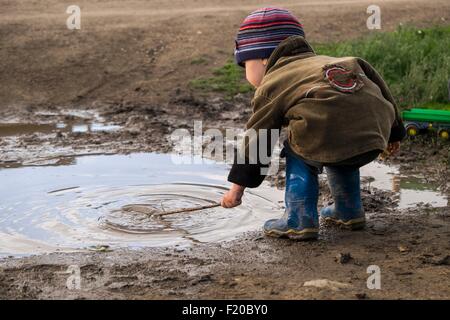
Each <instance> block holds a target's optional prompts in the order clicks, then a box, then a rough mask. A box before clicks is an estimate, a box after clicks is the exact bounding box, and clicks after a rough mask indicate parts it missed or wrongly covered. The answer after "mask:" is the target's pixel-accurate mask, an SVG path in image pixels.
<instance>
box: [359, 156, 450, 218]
mask: <svg viewBox="0 0 450 320" xmlns="http://www.w3.org/2000/svg"><path fill="white" fill-rule="evenodd" d="M360 172H361V177H363V181H365V183H364V186H365V187H366V188H369V189H370V187H375V188H377V189H381V190H389V191H392V192H393V193H394V197H395V200H396V201H397V205H398V208H399V209H405V208H409V207H414V206H417V205H421V204H425V205H430V206H433V207H446V206H448V199H447V197H446V196H445V195H444V194H442V193H441V192H440V191H439V189H438V187H437V186H436V185H433V184H432V183H429V182H428V181H427V180H426V178H425V177H424V176H420V175H412V176H405V175H401V174H400V167H399V166H398V165H390V166H388V165H385V164H383V163H380V162H376V161H374V162H371V163H369V164H368V165H366V166H364V167H362V168H361V171H360ZM364 177H366V179H364Z"/></svg>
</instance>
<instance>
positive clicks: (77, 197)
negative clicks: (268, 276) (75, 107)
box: [0, 153, 448, 256]
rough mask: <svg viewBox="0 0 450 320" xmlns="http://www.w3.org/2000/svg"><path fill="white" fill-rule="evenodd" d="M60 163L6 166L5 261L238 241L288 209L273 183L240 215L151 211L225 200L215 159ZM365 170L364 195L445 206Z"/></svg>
mask: <svg viewBox="0 0 450 320" xmlns="http://www.w3.org/2000/svg"><path fill="white" fill-rule="evenodd" d="M189 162H192V163H191V164H189ZM59 164H61V165H53V166H33V167H20V168H8V169H1V168H0V181H1V184H0V239H1V242H0V256H8V255H15V256H20V255H29V254H40V253H48V252H55V251H80V250H109V249H114V248H119V247H128V248H141V247H152V246H153V247H155V246H179V247H184V246H189V245H192V244H194V243H198V242H216V241H223V240H231V239H233V238H236V237H237V236H239V235H241V234H242V233H244V232H246V231H252V230H259V229H260V228H261V226H262V224H263V222H264V221H265V220H267V219H270V218H274V217H279V216H280V215H281V214H282V211H283V201H282V200H283V192H282V191H280V190H276V189H275V188H271V187H269V185H268V184H267V185H264V186H262V187H260V188H258V189H253V190H249V192H247V193H246V195H245V199H244V201H243V204H242V205H241V206H239V207H237V208H233V209H223V208H221V207H215V208H207V209H204V210H199V211H192V212H184V213H176V214H173V215H167V216H154V215H151V214H149V213H148V211H149V210H150V212H152V210H156V211H158V212H167V211H172V210H177V209H183V208H196V207H201V206H210V205H213V204H214V203H216V202H217V201H219V200H220V198H221V196H222V195H223V194H224V192H226V190H227V188H226V187H227V183H226V176H227V174H228V166H227V165H226V164H221V163H216V162H214V161H211V160H203V159H197V160H196V161H189V159H187V161H186V159H182V158H180V157H179V156H174V155H170V154H156V153H135V154H130V155H89V156H79V157H74V158H70V161H67V162H64V161H61V162H59ZM361 172H362V176H363V177H364V176H365V177H370V178H366V180H368V181H369V182H368V183H366V184H364V187H366V188H367V187H368V188H370V187H375V188H380V189H387V190H392V191H394V192H396V194H397V196H398V203H399V206H400V207H401V208H405V207H409V206H415V205H416V204H417V203H419V202H425V203H429V204H431V205H432V206H446V205H448V201H447V199H446V198H445V197H444V196H443V195H441V194H440V193H439V192H438V191H437V190H433V189H432V188H431V189H430V188H429V187H427V185H426V184H423V183H422V184H421V179H420V177H415V178H414V179H415V180H414V183H410V182H409V181H410V180H408V179H409V178H408V177H401V176H399V175H398V168H396V167H389V166H386V165H383V164H380V163H377V162H374V163H371V164H369V165H367V166H365V167H363V168H362V169H361ZM144 209H145V210H144Z"/></svg>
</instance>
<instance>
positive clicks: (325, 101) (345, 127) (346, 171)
mask: <svg viewBox="0 0 450 320" xmlns="http://www.w3.org/2000/svg"><path fill="white" fill-rule="evenodd" d="M235 57H236V60H237V63H238V64H239V65H240V66H242V67H245V71H246V77H247V80H248V81H249V82H250V83H251V84H252V85H253V86H255V88H256V92H255V97H254V98H253V100H252V107H253V114H252V116H251V118H250V120H249V121H248V123H247V129H254V130H255V131H256V132H259V131H261V129H278V130H279V129H281V127H283V126H285V125H287V127H288V139H287V141H286V142H285V143H284V149H283V151H282V156H285V157H286V194H285V207H286V210H285V214H284V215H283V217H282V218H280V219H272V220H269V221H267V222H266V223H265V224H264V232H265V234H266V235H269V236H276V237H282V236H283V237H289V238H293V239H299V240H306V239H316V238H317V237H318V230H319V221H318V220H319V215H318V212H317V200H318V193H319V185H318V179H317V175H318V173H321V172H322V170H323V167H326V173H327V178H328V183H329V187H330V190H331V194H332V196H333V199H334V205H332V206H329V207H326V208H323V209H322V210H321V211H320V215H321V217H322V218H323V219H325V220H327V221H331V222H334V223H337V224H339V225H341V226H344V227H347V228H349V229H351V230H357V229H361V228H363V227H364V225H365V216H364V211H363V207H362V204H361V194H360V176H359V168H360V167H361V166H364V165H366V164H368V163H369V162H371V161H373V160H374V159H376V158H377V156H378V155H379V154H380V153H381V152H382V151H383V150H385V149H386V148H387V150H388V152H390V153H395V152H397V151H398V149H399V147H400V141H401V140H402V139H403V138H404V137H405V129H404V126H403V123H402V120H401V118H400V116H399V112H398V109H397V107H396V105H395V102H394V99H393V97H392V95H391V93H390V92H389V89H388V88H387V86H386V84H385V83H384V81H383V79H382V78H381V77H380V75H379V74H378V73H377V72H376V71H375V70H374V69H373V68H372V67H371V65H370V64H369V63H367V62H366V61H364V60H362V59H360V58H356V57H343V58H334V57H328V56H321V55H316V54H315V52H314V50H313V49H312V48H311V46H310V45H309V43H308V42H307V41H306V40H305V34H304V31H303V28H302V25H301V24H300V23H299V21H298V20H297V18H295V17H294V16H293V15H292V14H291V13H289V11H287V10H284V9H280V8H263V9H260V10H257V11H255V12H253V13H251V14H250V15H249V16H248V17H247V18H246V19H245V20H244V22H243V24H242V25H241V27H240V30H239V33H238V35H237V40H236V51H235ZM258 139H262V138H258ZM260 142H261V141H259V142H258V143H260ZM253 143H255V141H253ZM258 145H259V144H258ZM244 149H245V151H246V155H247V154H248V152H249V151H250V150H249V149H250V142H249V141H246V142H245V143H244ZM269 151H270V148H269ZM266 166H267V164H263V163H261V161H260V160H259V158H258V160H257V161H256V163H253V164H251V163H249V161H247V162H245V163H243V164H241V163H238V162H237V161H235V163H234V165H233V167H232V168H231V171H230V174H229V176H228V181H230V182H232V183H233V185H232V186H231V189H230V190H229V191H228V192H227V193H226V194H225V195H224V197H223V199H222V206H223V207H225V208H232V207H235V206H238V205H239V204H241V198H242V195H243V193H244V190H245V188H246V187H250V188H254V187H257V186H259V185H260V184H261V183H262V181H263V180H264V175H263V174H261V169H262V168H264V167H266Z"/></svg>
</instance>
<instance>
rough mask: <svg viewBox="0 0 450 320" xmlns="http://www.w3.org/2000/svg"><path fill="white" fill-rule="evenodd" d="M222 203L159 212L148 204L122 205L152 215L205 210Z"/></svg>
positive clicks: (123, 208) (130, 209)
mask: <svg viewBox="0 0 450 320" xmlns="http://www.w3.org/2000/svg"><path fill="white" fill-rule="evenodd" d="M219 206H220V203H219V202H217V203H213V204H209V205H205V206H200V207H194V208H183V209H175V210H172V211H163V212H160V211H159V212H158V210H156V209H154V208H149V207H148V206H146V205H143V204H141V205H136V204H135V205H128V206H124V207H122V210H124V211H128V212H130V211H131V212H133V211H134V212H139V213H143V214H147V215H150V216H158V217H161V216H167V215H169V214H175V213H182V212H192V211H198V210H204V209H209V208H215V207H219Z"/></svg>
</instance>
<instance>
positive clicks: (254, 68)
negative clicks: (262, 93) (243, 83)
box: [245, 59, 267, 88]
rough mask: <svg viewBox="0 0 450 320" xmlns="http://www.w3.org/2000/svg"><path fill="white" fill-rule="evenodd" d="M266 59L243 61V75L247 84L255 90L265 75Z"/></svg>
mask: <svg viewBox="0 0 450 320" xmlns="http://www.w3.org/2000/svg"><path fill="white" fill-rule="evenodd" d="M266 65H267V59H255V60H247V61H245V75H246V77H247V80H248V82H250V83H251V84H252V85H253V86H254V87H255V88H257V87H259V85H260V84H261V81H262V79H263V77H264V74H265V73H266Z"/></svg>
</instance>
